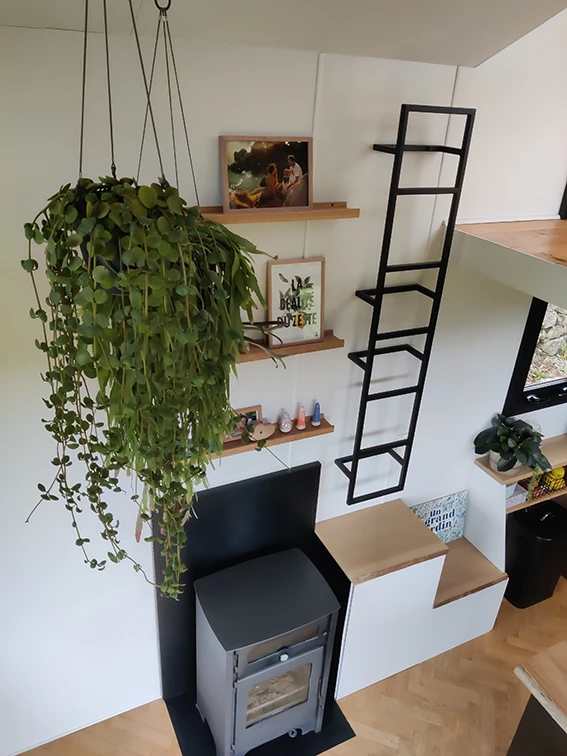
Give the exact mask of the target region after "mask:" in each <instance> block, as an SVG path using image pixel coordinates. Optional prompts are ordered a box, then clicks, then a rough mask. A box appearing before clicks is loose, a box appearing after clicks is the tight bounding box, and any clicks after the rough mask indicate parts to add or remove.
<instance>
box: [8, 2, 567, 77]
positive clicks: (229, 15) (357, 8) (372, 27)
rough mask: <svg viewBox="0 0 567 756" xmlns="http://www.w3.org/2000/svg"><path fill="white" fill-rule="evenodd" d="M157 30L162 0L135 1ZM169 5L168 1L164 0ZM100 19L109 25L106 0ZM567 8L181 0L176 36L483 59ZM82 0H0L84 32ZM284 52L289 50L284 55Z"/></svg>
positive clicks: (95, 14)
mask: <svg viewBox="0 0 567 756" xmlns="http://www.w3.org/2000/svg"><path fill="white" fill-rule="evenodd" d="M132 2H133V6H134V9H135V11H136V13H137V19H138V24H139V30H140V33H142V34H150V35H151V34H153V33H154V30H155V25H156V18H157V10H156V8H155V5H154V0H132ZM162 4H163V0H162ZM90 5H91V9H92V10H91V16H92V18H91V28H92V29H93V30H96V31H101V29H102V14H101V6H102V2H101V0H91V3H90ZM108 5H109V18H110V26H111V31H112V32H114V33H129V32H130V31H131V23H130V12H129V6H128V0H109V3H108ZM566 7H567V0H348V1H347V0H277V2H276V1H275V0H172V7H171V10H170V12H169V16H170V20H171V23H172V27H173V30H174V34H175V36H177V37H185V38H187V39H201V40H207V41H211V42H228V43H233V44H246V45H255V46H261V47H281V48H288V49H298V50H311V51H315V52H334V53H345V54H348V55H366V56H371V57H380V58H398V59H402V60H414V61H421V62H425V63H444V64H449V65H464V66H477V65H479V64H480V63H482V62H483V61H485V60H486V59H487V58H490V57H491V56H492V55H495V54H496V53H497V52H499V51H500V50H502V49H504V48H505V47H507V46H508V45H510V44H512V43H513V42H515V41H516V40H517V39H520V37H523V36H524V35H525V34H527V33H528V32H530V31H531V30H532V29H535V28H536V27H537V26H539V25H540V24H542V23H544V21H547V20H548V19H549V18H551V17H552V16H554V15H556V14H557V13H559V12H560V11H561V10H563V9H564V8H566ZM83 13H84V3H83V2H82V0H0V25H8V26H26V27H33V28H39V29H41V28H55V29H69V30H76V31H79V30H81V29H82V26H83ZM282 60H283V59H282Z"/></svg>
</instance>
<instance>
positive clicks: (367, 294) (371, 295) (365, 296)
mask: <svg viewBox="0 0 567 756" xmlns="http://www.w3.org/2000/svg"><path fill="white" fill-rule="evenodd" d="M406 291H417V292H419V293H420V294H425V296H426V297H431V299H434V297H435V292H434V291H432V290H431V289H427V288H426V287H425V286H422V285H421V284H416V283H414V284H399V285H398V286H384V288H383V289H382V293H383V294H401V293H403V292H406ZM355 294H356V296H357V297H358V298H359V299H362V301H363V302H366V303H367V304H369V305H372V306H373V307H374V303H375V299H376V289H359V290H358V291H357V292H355Z"/></svg>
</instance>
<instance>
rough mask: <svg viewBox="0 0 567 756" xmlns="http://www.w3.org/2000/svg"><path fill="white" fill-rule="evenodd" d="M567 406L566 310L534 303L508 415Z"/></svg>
mask: <svg viewBox="0 0 567 756" xmlns="http://www.w3.org/2000/svg"><path fill="white" fill-rule="evenodd" d="M562 402H567V310H563V309H562V308H561V307H557V306H556V305H552V304H548V303H547V302H544V301H542V300H541V299H534V300H533V301H532V306H531V308H530V312H529V315H528V319H527V322H526V327H525V329H524V335H523V337H522V343H521V344H520V350H519V352H518V357H517V359H516V365H515V366H514V372H513V374H512V380H511V381H510V387H509V389H508V396H507V397H506V402H505V404H504V409H503V413H504V414H505V415H508V416H510V415H518V414H520V413H522V412H532V411H533V410H536V409H538V408H540V407H553V406H554V405H555V404H561V403H562Z"/></svg>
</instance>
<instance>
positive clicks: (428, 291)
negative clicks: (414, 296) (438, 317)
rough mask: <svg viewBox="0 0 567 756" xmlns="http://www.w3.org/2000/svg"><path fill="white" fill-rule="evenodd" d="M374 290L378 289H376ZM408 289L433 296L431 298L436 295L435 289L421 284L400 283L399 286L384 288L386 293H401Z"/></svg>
mask: <svg viewBox="0 0 567 756" xmlns="http://www.w3.org/2000/svg"><path fill="white" fill-rule="evenodd" d="M373 291H376V289H374V290H373ZM406 291H417V292H419V293H420V294H425V296H426V297H431V299H434V297H435V292H434V291H432V290H431V289H426V288H425V286H422V285H421V284H400V285H399V286H384V288H383V292H384V294H400V293H402V292H406Z"/></svg>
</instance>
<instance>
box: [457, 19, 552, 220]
mask: <svg viewBox="0 0 567 756" xmlns="http://www.w3.org/2000/svg"><path fill="white" fill-rule="evenodd" d="M566 37H567V12H566V11H563V13H560V14H559V15H558V16H557V17H556V18H554V19H553V20H552V21H549V22H548V23H546V24H543V26H540V27H539V28H538V29H536V30H535V31H533V32H532V33H531V34H528V35H527V36H526V37H524V38H523V39H521V40H519V41H518V42H516V43H515V44H513V45H511V46H510V47H508V48H507V49H506V50H503V51H502V52H501V53H500V54H499V55H496V56H495V57H494V58H491V59H490V60H488V61H487V62H486V63H483V65H482V66H480V67H479V68H474V69H472V68H461V69H459V78H458V83H457V88H456V92H455V105H468V106H473V107H476V108H477V109H478V112H477V119H476V124H475V131H474V136H473V142H472V147H471V155H470V161H469V167H468V171H467V181H466V184H465V188H464V192H463V198H462V202H461V207H460V213H459V216H460V220H461V222H463V223H473V222H475V221H483V220H484V221H498V220H521V219H527V220H529V219H534V218H551V217H557V213H558V210H559V203H560V202H561V197H562V195H563V190H564V189H565V182H566V181H567V138H566V133H567V132H566V128H565V125H566V123H567V100H566V98H565V97H562V95H561V92H562V90H563V76H564V73H565V70H567V45H565V39H566Z"/></svg>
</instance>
